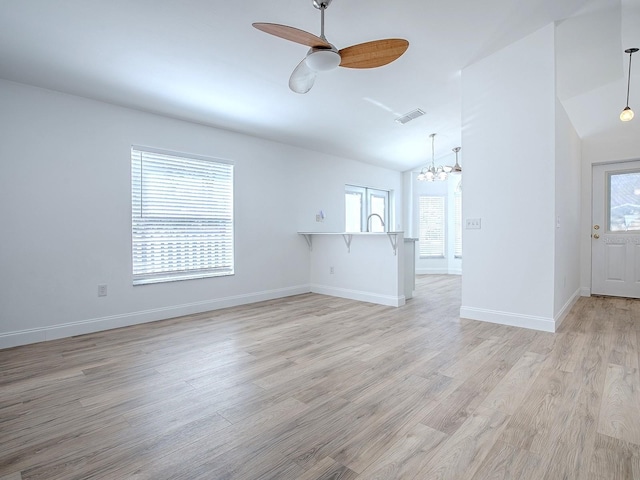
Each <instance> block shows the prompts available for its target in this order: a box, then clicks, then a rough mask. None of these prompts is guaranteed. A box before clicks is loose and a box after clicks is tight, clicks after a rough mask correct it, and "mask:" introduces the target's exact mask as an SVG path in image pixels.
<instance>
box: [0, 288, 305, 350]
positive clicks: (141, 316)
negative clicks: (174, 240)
mask: <svg viewBox="0 0 640 480" xmlns="http://www.w3.org/2000/svg"><path fill="white" fill-rule="evenodd" d="M310 291H311V290H310V286H309V285H299V286H295V287H287V288H279V289H275V290H265V291H263V292H254V293H248V294H243V295H233V296H230V297H223V298H217V299H213V300H205V301H202V302H194V303H186V304H182V305H172V306H169V307H162V308H154V309H149V310H143V311H139V312H131V313H123V314H119V315H110V316H107V317H100V318H91V319H87V320H81V321H78V322H70V323H64V324H59V325H52V326H49V327H42V328H33V329H29V330H21V331H17V332H8V333H1V334H0V349H3V348H10V347H17V346H20V345H27V344H30V343H37V342H44V341H47V340H55V339H59V338H67V337H73V336H76V335H84V334H87V333H94V332H100V331H103V330H111V329H113V328H120V327H128V326H131V325H138V324H140V323H147V322H155V321H158V320H166V319H167V318H174V317H181V316H183V315H192V314H194V313H202V312H208V311H211V310H219V309H221V308H228V307H236V306H238V305H247V304H250V303H256V302H263V301H266V300H274V299H277V298H284V297H290V296H292V295H300V294H303V293H309V292H310Z"/></svg>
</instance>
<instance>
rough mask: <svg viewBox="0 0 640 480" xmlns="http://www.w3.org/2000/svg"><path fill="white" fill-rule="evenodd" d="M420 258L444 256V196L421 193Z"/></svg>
mask: <svg viewBox="0 0 640 480" xmlns="http://www.w3.org/2000/svg"><path fill="white" fill-rule="evenodd" d="M419 216H420V221H419V225H420V228H419V229H420V241H419V249H418V250H419V252H420V258H434V257H444V226H445V225H444V197H433V196H425V195H421V196H420V199H419Z"/></svg>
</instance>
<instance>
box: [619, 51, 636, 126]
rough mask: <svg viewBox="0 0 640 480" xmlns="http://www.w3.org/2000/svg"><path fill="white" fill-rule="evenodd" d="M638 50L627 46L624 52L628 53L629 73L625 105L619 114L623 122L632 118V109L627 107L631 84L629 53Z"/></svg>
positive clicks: (631, 53)
mask: <svg viewBox="0 0 640 480" xmlns="http://www.w3.org/2000/svg"><path fill="white" fill-rule="evenodd" d="M637 51H638V49H637V48H627V49H626V50H625V51H624V53H628V54H629V75H628V77H627V106H626V107H624V109H623V110H622V113H621V114H620V120H622V121H623V122H628V121H630V120H633V116H634V115H633V110H631V108H630V107H629V87H630V86H631V55H633V54H634V53H636V52H637Z"/></svg>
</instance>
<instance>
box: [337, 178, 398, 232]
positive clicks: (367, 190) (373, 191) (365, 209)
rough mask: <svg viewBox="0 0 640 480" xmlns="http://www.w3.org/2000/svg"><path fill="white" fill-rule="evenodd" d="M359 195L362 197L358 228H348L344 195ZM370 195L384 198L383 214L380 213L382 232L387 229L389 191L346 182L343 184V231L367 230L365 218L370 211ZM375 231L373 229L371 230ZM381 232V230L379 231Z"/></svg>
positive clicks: (389, 208) (370, 213) (389, 207)
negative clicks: (382, 222)
mask: <svg viewBox="0 0 640 480" xmlns="http://www.w3.org/2000/svg"><path fill="white" fill-rule="evenodd" d="M349 194H352V195H354V194H355V195H360V198H361V199H362V202H361V208H360V230H349V228H348V226H347V202H346V195H349ZM372 197H377V198H383V199H384V214H383V215H381V216H382V217H383V221H384V226H383V227H382V231H383V232H387V231H389V230H390V229H389V218H390V210H391V205H390V198H391V192H390V191H389V190H382V189H379V188H371V187H362V186H358V185H352V184H346V185H345V232H350V233H358V232H366V231H367V229H368V228H367V227H368V225H367V219H368V218H369V216H370V215H372V214H373V212H372ZM372 232H374V233H375V231H373V230H372ZM379 233H382V232H379Z"/></svg>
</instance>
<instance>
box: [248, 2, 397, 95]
mask: <svg viewBox="0 0 640 480" xmlns="http://www.w3.org/2000/svg"><path fill="white" fill-rule="evenodd" d="M331 1H332V0H313V6H314V7H316V8H317V9H318V10H320V36H319V37H318V36H316V35H314V34H312V33H309V32H305V31H304V30H300V29H298V28H294V27H289V26H287V25H279V24H277V23H254V24H253V26H254V27H255V28H257V29H258V30H261V31H263V32H266V33H269V34H271V35H275V36H276V37H280V38H284V39H285V40H289V41H292V42H296V43H300V44H302V45H307V46H308V47H311V49H310V50H309V51H308V52H307V56H306V57H305V58H304V59H303V60H302V61H301V62H300V63H299V64H298V66H297V67H296V68H295V70H294V71H293V73H292V74H291V77H290V78H289V88H290V89H291V90H293V91H294V92H296V93H307V92H308V91H309V90H311V87H313V83H314V82H315V79H316V74H317V73H318V72H324V71H328V70H333V69H335V68H336V67H338V66H340V67H346V68H375V67H381V66H383V65H386V64H388V63H391V62H393V61H394V60H396V59H398V58H400V56H401V55H402V54H403V53H404V52H405V51H406V50H407V48H409V42H408V41H406V40H403V39H400V38H389V39H385V40H374V41H372V42H366V43H360V44H358V45H352V46H350V47H347V48H343V49H341V50H338V49H337V48H336V47H335V46H333V45H332V44H331V43H329V42H328V41H327V38H326V37H325V36H324V11H325V10H326V9H327V7H328V6H329V5H330V4H331Z"/></svg>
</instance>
